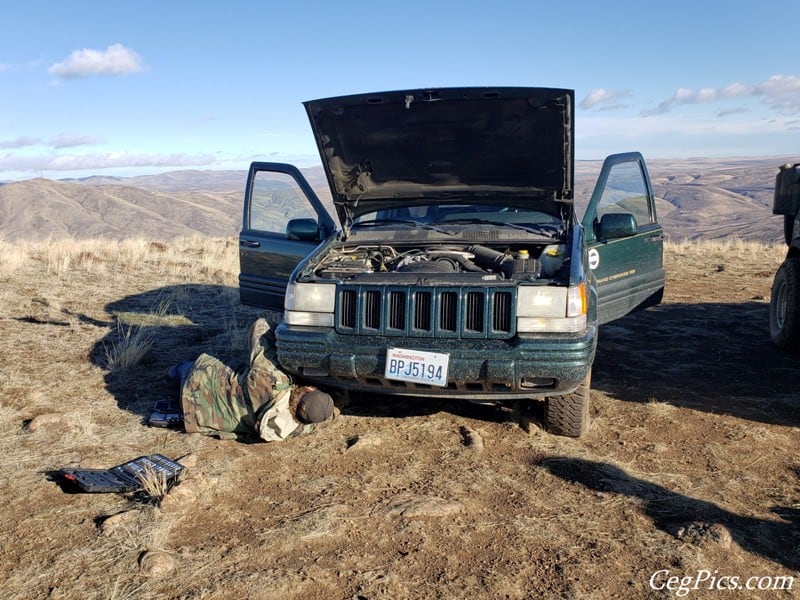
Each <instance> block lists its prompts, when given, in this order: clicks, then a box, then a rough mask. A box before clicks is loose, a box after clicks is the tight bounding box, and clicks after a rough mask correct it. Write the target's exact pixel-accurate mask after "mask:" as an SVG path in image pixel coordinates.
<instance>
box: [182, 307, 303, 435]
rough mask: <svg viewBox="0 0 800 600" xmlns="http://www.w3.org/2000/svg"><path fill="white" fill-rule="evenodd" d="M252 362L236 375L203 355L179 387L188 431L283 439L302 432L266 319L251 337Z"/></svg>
mask: <svg viewBox="0 0 800 600" xmlns="http://www.w3.org/2000/svg"><path fill="white" fill-rule="evenodd" d="M249 345H250V348H249V350H250V352H249V358H250V363H249V364H248V365H247V366H246V367H244V368H241V369H237V370H234V369H232V368H231V367H229V366H228V365H226V364H224V363H223V362H222V361H220V360H218V359H216V358H214V357H213V356H211V355H209V354H201V355H200V356H199V357H198V358H197V360H196V361H195V363H194V366H193V368H192V369H191V371H190V372H189V374H188V376H187V377H186V379H185V380H184V381H183V383H182V385H181V404H182V405H183V415H184V427H185V428H186V431H187V432H189V433H203V434H206V435H214V436H218V437H223V438H240V437H261V438H262V439H265V440H267V441H275V440H282V439H286V438H287V437H290V436H292V435H296V434H297V433H299V432H301V431H302V429H303V428H302V427H301V426H300V424H299V423H298V422H297V421H296V420H295V419H294V415H292V414H291V411H290V410H289V394H290V390H291V388H292V384H291V380H290V378H289V376H288V375H286V374H285V373H284V372H283V371H281V370H280V368H279V367H278V366H277V359H276V354H275V346H274V343H273V337H272V333H271V332H270V331H269V326H268V325H267V322H266V321H265V320H264V319H258V320H256V321H255V322H254V323H253V325H252V326H251V328H250V335H249Z"/></svg>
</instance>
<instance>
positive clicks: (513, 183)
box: [304, 87, 574, 222]
mask: <svg viewBox="0 0 800 600" xmlns="http://www.w3.org/2000/svg"><path fill="white" fill-rule="evenodd" d="M304 105H305V107H306V111H307V112H308V116H309V119H310V121H311V127H312V129H313V132H314V136H315V137H316V141H317V146H318V148H319V152H320V155H321V157H322V163H323V166H324V167H325V172H326V174H327V176H328V182H329V184H330V187H331V192H332V194H333V199H334V203H335V204H336V207H337V211H338V212H339V217H340V218H341V219H342V221H343V222H345V220H350V219H352V218H354V217H356V216H358V215H360V214H364V213H367V212H371V211H374V210H380V209H382V208H388V207H392V206H397V205H398V204H408V203H409V202H410V201H414V200H416V199H420V198H431V199H434V198H437V199H440V200H442V201H444V200H446V199H447V198H453V199H462V200H463V199H467V198H472V199H474V198H476V197H478V196H479V197H481V202H490V201H491V199H492V198H493V197H497V198H501V197H505V198H508V197H509V196H517V197H520V198H522V197H529V198H531V202H536V200H537V199H547V200H549V201H554V200H555V201H561V202H572V195H573V160H574V150H573V144H572V140H573V137H574V123H573V113H574V92H573V91H572V90H563V89H549V88H517V87H513V88H512V87H500V88H440V89H419V90H409V91H393V92H379V93H374V94H358V95H353V96H341V97H337V98H326V99H322V100H311V101H308V102H305V103H304Z"/></svg>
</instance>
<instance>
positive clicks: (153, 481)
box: [139, 465, 169, 502]
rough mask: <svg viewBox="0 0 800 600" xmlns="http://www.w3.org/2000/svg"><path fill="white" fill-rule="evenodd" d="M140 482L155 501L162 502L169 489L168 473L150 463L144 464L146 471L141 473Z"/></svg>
mask: <svg viewBox="0 0 800 600" xmlns="http://www.w3.org/2000/svg"><path fill="white" fill-rule="evenodd" d="M139 482H140V483H141V484H142V492H144V494H145V495H146V496H147V497H148V498H150V499H151V500H154V501H155V502H160V501H161V499H162V498H163V497H164V496H166V495H167V492H168V491H169V482H168V481H167V475H166V474H165V473H164V472H163V471H157V470H156V469H154V468H153V467H151V466H150V465H145V466H144V472H143V473H142V474H141V475H139Z"/></svg>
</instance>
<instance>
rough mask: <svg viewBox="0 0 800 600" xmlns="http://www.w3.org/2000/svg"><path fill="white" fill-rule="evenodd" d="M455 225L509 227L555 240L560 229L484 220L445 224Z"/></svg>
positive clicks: (456, 221)
mask: <svg viewBox="0 0 800 600" xmlns="http://www.w3.org/2000/svg"><path fill="white" fill-rule="evenodd" d="M450 223H455V224H458V225H495V226H497V227H509V228H511V229H518V230H519V231H525V232H527V233H533V234H535V235H541V236H544V237H548V238H557V237H560V236H561V231H562V228H561V227H559V226H556V225H539V226H536V225H520V224H519V223H508V222H506V221H487V220H485V219H454V220H452V221H447V224H448V225H449V224H450Z"/></svg>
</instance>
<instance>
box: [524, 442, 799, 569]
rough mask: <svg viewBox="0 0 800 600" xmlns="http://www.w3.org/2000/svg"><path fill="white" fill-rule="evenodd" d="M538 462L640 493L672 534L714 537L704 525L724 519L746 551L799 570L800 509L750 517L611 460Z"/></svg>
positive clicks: (588, 482) (569, 476)
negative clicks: (638, 475) (632, 472)
mask: <svg viewBox="0 0 800 600" xmlns="http://www.w3.org/2000/svg"><path fill="white" fill-rule="evenodd" d="M536 466H538V467H542V468H544V469H546V470H547V471H549V472H550V473H552V474H553V475H555V476H557V477H560V478H561V479H563V480H565V481H568V482H570V483H579V484H581V485H582V486H584V487H585V488H587V489H588V490H592V491H594V492H604V493H612V494H624V495H627V496H631V497H634V498H638V499H639V500H641V502H642V504H641V506H642V510H643V512H644V514H645V515H647V517H649V518H650V519H651V520H652V522H653V524H654V525H655V526H656V527H658V528H659V529H661V530H662V531H664V532H666V533H669V534H670V535H672V536H675V537H678V538H682V537H687V538H689V539H691V538H692V537H693V536H697V537H700V538H701V540H702V537H703V536H706V535H707V536H711V538H712V539H713V538H714V537H715V533H716V532H715V530H714V529H707V528H705V527H704V526H712V525H714V524H715V523H719V524H722V525H723V526H724V527H725V528H726V529H727V530H728V532H729V533H730V536H731V539H732V540H733V541H734V542H735V543H736V544H738V545H739V546H740V547H741V548H742V549H744V550H746V551H747V552H752V553H754V554H758V555H760V556H762V557H764V558H766V559H768V560H771V561H773V562H775V563H778V564H781V565H783V566H785V567H787V568H789V569H793V570H798V569H800V528H799V527H798V526H799V525H800V514H798V511H797V509H796V508H790V507H774V508H771V509H770V510H771V512H773V513H775V514H776V515H778V516H780V517H781V518H782V520H780V521H778V520H769V519H759V518H754V517H746V516H742V515H739V514H736V513H733V512H731V511H728V510H725V509H724V508H721V507H719V506H717V505H716V504H714V503H712V502H707V501H705V500H699V499H697V498H692V497H690V496H685V495H683V494H679V493H677V492H673V491H671V490H669V489H667V488H664V487H662V486H660V485H657V484H655V483H652V482H649V481H646V480H643V479H638V478H636V477H633V476H632V475H629V474H628V473H626V472H625V471H623V470H622V469H620V468H619V467H616V466H614V465H611V464H608V463H601V462H595V461H591V460H586V459H580V458H572V457H566V456H556V457H549V458H545V459H544V460H541V461H538V462H537V463H536ZM692 525H694V527H692Z"/></svg>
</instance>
